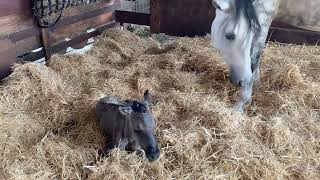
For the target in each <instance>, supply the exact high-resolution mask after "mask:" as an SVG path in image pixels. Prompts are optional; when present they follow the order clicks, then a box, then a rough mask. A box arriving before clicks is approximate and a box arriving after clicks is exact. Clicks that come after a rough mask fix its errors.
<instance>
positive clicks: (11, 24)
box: [0, 15, 34, 39]
mask: <svg viewBox="0 0 320 180" xmlns="http://www.w3.org/2000/svg"><path fill="white" fill-rule="evenodd" d="M30 28H34V21H33V19H32V17H31V16H25V15H9V16H3V17H1V18H0V39H3V38H6V37H7V36H9V34H12V33H15V32H19V31H24V30H27V29H30Z"/></svg>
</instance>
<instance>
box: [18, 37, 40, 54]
mask: <svg viewBox="0 0 320 180" xmlns="http://www.w3.org/2000/svg"><path fill="white" fill-rule="evenodd" d="M40 47H42V43H41V40H40V37H39V36H31V37H29V38H26V39H23V40H20V41H17V42H15V47H14V48H15V49H16V55H17V56H21V55H23V54H26V53H28V52H30V51H33V50H35V49H38V48H40Z"/></svg>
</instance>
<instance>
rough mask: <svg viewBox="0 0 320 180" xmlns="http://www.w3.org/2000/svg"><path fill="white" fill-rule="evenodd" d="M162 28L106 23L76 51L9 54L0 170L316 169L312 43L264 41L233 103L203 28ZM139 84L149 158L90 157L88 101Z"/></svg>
mask: <svg viewBox="0 0 320 180" xmlns="http://www.w3.org/2000/svg"><path fill="white" fill-rule="evenodd" d="M164 39H165V38H164V37H162V36H156V35H144V37H141V36H138V35H136V33H132V32H129V31H127V30H118V29H111V30H108V31H107V32H105V33H104V34H103V35H101V37H100V38H99V40H98V41H97V42H96V44H95V46H94V48H93V49H92V50H90V51H89V52H88V53H86V54H85V55H67V56H61V55H60V56H55V57H54V58H53V59H52V60H51V62H50V63H49V64H48V66H45V65H42V64H34V63H28V64H24V65H16V66H15V71H14V73H13V74H12V75H11V76H10V77H9V78H8V79H7V80H6V81H5V82H4V84H3V85H2V86H1V88H0V142H1V144H0V161H1V167H0V178H1V179H85V178H88V179H172V178H173V179H320V173H319V172H320V122H319V108H320V104H319V103H320V102H319V101H320V97H319V96H320V88H319V87H320V79H319V77H320V76H319V68H320V48H319V47H306V46H294V45H281V44H273V43H270V44H268V46H267V47H266V49H265V51H264V54H263V63H262V72H261V74H262V78H261V85H260V86H259V87H256V88H255V91H254V97H253V102H252V104H251V106H250V107H249V108H248V109H247V111H246V114H245V115H242V114H240V113H238V112H235V111H234V110H233V109H232V104H233V103H234V101H235V98H236V94H237V89H236V88H234V87H233V86H232V85H231V84H230V83H229V81H228V69H227V67H226V66H225V65H224V64H223V62H222V58H221V56H220V55H219V54H218V52H217V51H216V50H215V49H214V48H212V46H211V45H210V39H209V38H208V37H204V38H176V39H172V38H171V39H170V38H169V37H168V39H169V40H168V41H164ZM160 42H161V43H160ZM147 88H148V89H149V90H150V91H151V93H152V97H153V98H152V103H153V108H152V111H153V113H154V114H155V116H156V118H157V129H156V134H157V137H158V140H159V144H160V146H161V157H160V159H159V161H157V162H154V163H149V162H148V161H146V160H145V159H144V158H143V157H140V156H138V155H136V154H135V153H133V154H127V153H126V152H122V151H119V150H114V151H113V152H112V155H111V157H109V158H107V159H104V160H102V161H99V162H98V163H97V164H96V165H93V166H92V164H90V162H91V161H93V160H95V159H96V158H97V149H98V148H99V147H102V146H103V145H104V138H103V137H102V136H101V133H100V132H99V131H98V128H97V127H96V125H95V116H94V107H95V103H96V102H97V101H98V100H99V98H102V97H104V96H107V95H114V96H117V97H119V98H123V99H126V98H133V99H139V98H141V96H142V93H143V91H144V90H145V89H147ZM239 120H242V121H244V124H243V126H241V127H235V126H234V122H235V121H239ZM89 165H90V166H89Z"/></svg>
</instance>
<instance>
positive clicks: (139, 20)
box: [115, 10, 150, 26]
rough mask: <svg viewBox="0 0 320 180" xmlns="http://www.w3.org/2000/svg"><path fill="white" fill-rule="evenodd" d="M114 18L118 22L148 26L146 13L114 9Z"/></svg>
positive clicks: (148, 19) (148, 18)
mask: <svg viewBox="0 0 320 180" xmlns="http://www.w3.org/2000/svg"><path fill="white" fill-rule="evenodd" d="M115 18H116V21H117V22H119V23H120V24H123V23H129V24H138V25H146V26H150V14H146V13H137V12H130V11H120V10H116V11H115Z"/></svg>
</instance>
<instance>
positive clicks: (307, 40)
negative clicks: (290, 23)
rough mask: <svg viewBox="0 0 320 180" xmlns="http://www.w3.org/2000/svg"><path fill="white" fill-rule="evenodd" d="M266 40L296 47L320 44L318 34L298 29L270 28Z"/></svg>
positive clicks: (319, 35) (319, 34)
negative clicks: (295, 45)
mask: <svg viewBox="0 0 320 180" xmlns="http://www.w3.org/2000/svg"><path fill="white" fill-rule="evenodd" d="M268 40H269V41H276V42H281V43H290V44H297V45H302V44H306V45H318V44H319V42H320V33H319V32H313V31H306V30H298V29H286V28H279V27H271V28H270V31H269V33H268Z"/></svg>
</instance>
